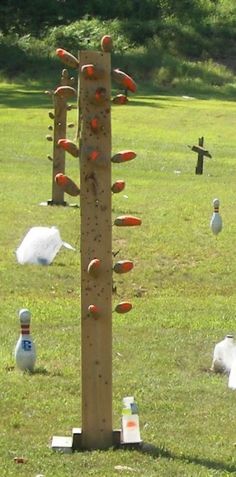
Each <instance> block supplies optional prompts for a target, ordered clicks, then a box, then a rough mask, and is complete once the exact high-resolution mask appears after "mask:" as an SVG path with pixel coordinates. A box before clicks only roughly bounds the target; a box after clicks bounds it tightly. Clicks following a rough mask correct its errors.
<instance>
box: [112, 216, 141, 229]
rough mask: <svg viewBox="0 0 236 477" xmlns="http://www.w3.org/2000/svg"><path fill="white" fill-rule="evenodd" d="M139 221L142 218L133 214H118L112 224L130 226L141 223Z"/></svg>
mask: <svg viewBox="0 0 236 477" xmlns="http://www.w3.org/2000/svg"><path fill="white" fill-rule="evenodd" d="M141 223H142V220H141V219H140V218H139V217H134V216H133V215H120V216H119V217H117V218H116V219H115V221H114V225H118V226H119V227H132V226H135V225H141Z"/></svg>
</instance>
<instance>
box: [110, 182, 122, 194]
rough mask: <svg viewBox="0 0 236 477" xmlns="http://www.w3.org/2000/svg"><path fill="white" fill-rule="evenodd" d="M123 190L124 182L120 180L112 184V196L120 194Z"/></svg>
mask: <svg viewBox="0 0 236 477" xmlns="http://www.w3.org/2000/svg"><path fill="white" fill-rule="evenodd" d="M124 188H125V181H122V180H118V181H116V182H114V184H112V186H111V190H112V192H113V193H114V194H118V193H119V192H122V190H124Z"/></svg>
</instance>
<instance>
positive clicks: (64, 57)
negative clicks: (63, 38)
mask: <svg viewBox="0 0 236 477" xmlns="http://www.w3.org/2000/svg"><path fill="white" fill-rule="evenodd" d="M56 54H57V56H58V57H59V58H60V60H61V61H62V62H63V63H64V64H65V65H67V66H69V67H70V68H78V67H79V61H78V60H77V58H76V57H75V56H73V55H72V54H71V53H69V51H66V50H63V48H57V50H56Z"/></svg>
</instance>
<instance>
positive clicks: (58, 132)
mask: <svg viewBox="0 0 236 477" xmlns="http://www.w3.org/2000/svg"><path fill="white" fill-rule="evenodd" d="M66 85H70V79H69V76H68V71H67V70H66V69H64V70H62V76H61V86H66ZM66 120H67V101H66V98H65V97H63V96H59V95H54V128H53V163H52V200H51V201H49V203H51V204H52V205H65V201H64V191H63V190H62V189H61V187H59V186H58V184H57V183H56V181H55V177H56V175H57V174H58V173H60V172H61V173H62V174H64V173H65V151H64V149H62V148H60V147H59V146H58V141H59V139H62V138H65V137H66Z"/></svg>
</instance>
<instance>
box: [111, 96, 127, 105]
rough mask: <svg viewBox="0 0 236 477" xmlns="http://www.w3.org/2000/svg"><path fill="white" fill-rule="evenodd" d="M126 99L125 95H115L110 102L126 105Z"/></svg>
mask: <svg viewBox="0 0 236 477" xmlns="http://www.w3.org/2000/svg"><path fill="white" fill-rule="evenodd" d="M128 101H129V100H128V98H127V96H126V95H125V94H117V95H116V96H115V97H114V98H113V99H112V102H113V103H114V104H121V105H122V104H127V103H128Z"/></svg>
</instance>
